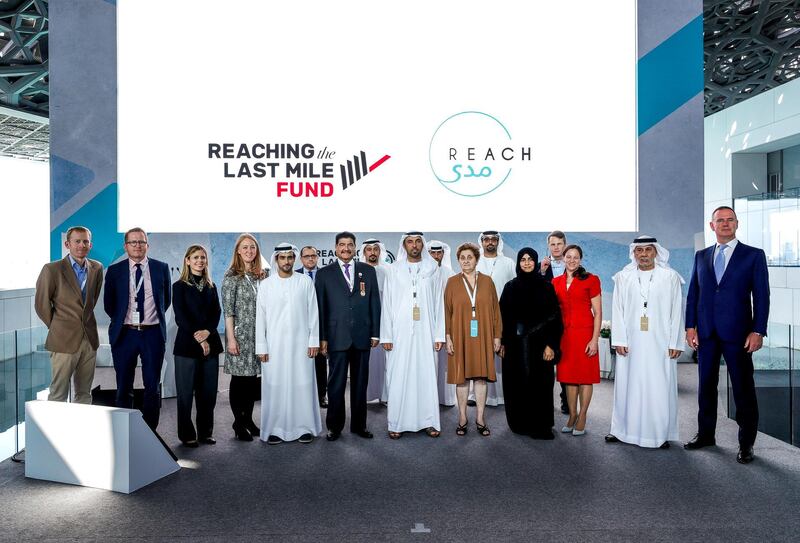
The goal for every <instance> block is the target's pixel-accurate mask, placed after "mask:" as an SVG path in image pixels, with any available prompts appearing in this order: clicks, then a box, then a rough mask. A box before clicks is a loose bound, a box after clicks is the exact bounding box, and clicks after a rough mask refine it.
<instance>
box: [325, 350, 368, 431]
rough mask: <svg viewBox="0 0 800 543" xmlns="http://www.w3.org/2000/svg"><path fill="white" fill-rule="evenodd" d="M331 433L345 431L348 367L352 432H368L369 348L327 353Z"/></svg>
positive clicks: (328, 418)
mask: <svg viewBox="0 0 800 543" xmlns="http://www.w3.org/2000/svg"><path fill="white" fill-rule="evenodd" d="M328 364H329V372H328V414H327V416H326V418H325V424H326V425H327V427H328V430H330V431H331V432H335V433H337V434H338V433H341V431H342V429H343V428H344V419H345V409H344V391H345V388H346V387H347V368H348V366H349V367H350V431H351V432H360V431H362V430H366V429H367V381H369V349H367V350H366V351H362V350H360V349H355V348H353V347H350V349H348V350H347V351H331V352H329V353H328Z"/></svg>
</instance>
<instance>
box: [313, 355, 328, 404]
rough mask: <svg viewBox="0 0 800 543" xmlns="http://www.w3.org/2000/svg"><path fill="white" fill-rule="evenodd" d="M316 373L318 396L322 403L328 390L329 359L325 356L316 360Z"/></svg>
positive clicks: (317, 357)
mask: <svg viewBox="0 0 800 543" xmlns="http://www.w3.org/2000/svg"><path fill="white" fill-rule="evenodd" d="M314 371H315V372H316V373H317V396H319V399H320V401H322V399H323V398H325V393H326V392H327V390H328V358H327V357H326V356H325V355H324V354H318V355H317V356H316V358H314Z"/></svg>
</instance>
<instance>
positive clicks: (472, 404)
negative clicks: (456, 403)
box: [467, 400, 478, 407]
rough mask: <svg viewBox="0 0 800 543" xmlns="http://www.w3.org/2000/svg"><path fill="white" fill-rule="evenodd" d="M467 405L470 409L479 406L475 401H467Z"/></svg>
mask: <svg viewBox="0 0 800 543" xmlns="http://www.w3.org/2000/svg"><path fill="white" fill-rule="evenodd" d="M467 405H468V406H470V407H475V406H476V405H478V404H476V403H475V400H467Z"/></svg>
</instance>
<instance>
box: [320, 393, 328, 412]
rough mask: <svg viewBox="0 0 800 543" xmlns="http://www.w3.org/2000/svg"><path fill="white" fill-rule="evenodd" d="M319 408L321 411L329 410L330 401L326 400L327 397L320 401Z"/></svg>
mask: <svg viewBox="0 0 800 543" xmlns="http://www.w3.org/2000/svg"><path fill="white" fill-rule="evenodd" d="M319 407H320V409H327V408H328V400H326V399H325V396H323V397H322V398H320V399H319Z"/></svg>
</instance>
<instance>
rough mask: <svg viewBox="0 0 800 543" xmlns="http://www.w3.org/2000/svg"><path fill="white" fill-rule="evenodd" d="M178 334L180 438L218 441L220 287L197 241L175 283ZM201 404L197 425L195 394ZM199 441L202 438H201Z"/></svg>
mask: <svg viewBox="0 0 800 543" xmlns="http://www.w3.org/2000/svg"><path fill="white" fill-rule="evenodd" d="M172 307H173V309H174V311H175V323H176V324H177V325H178V335H177V336H176V337H175V348H174V349H173V351H172V352H173V354H174V355H175V388H176V389H177V393H178V438H179V439H180V440H181V442H182V443H183V444H184V445H186V446H187V447H197V446H198V444H199V443H206V444H209V445H213V444H214V443H216V440H215V439H214V438H213V437H212V434H213V431H214V406H215V405H216V403H217V380H218V375H219V354H220V353H221V352H222V341H220V338H219V334H218V333H217V325H218V324H219V319H220V314H221V310H220V305H219V297H218V296H217V288H216V287H215V286H214V283H213V282H212V281H211V274H210V273H209V271H208V252H207V251H206V250H205V248H203V246H201V245H192V246H190V247H189V248H188V249H187V250H186V255H185V256H184V259H183V269H182V270H181V278H180V279H179V280H178V281H176V282H175V283H174V284H173V285H172ZM193 396H194V401H195V407H196V409H197V419H196V422H197V430H196V431H195V427H194V425H192V397H193ZM198 442H199V443H198Z"/></svg>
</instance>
